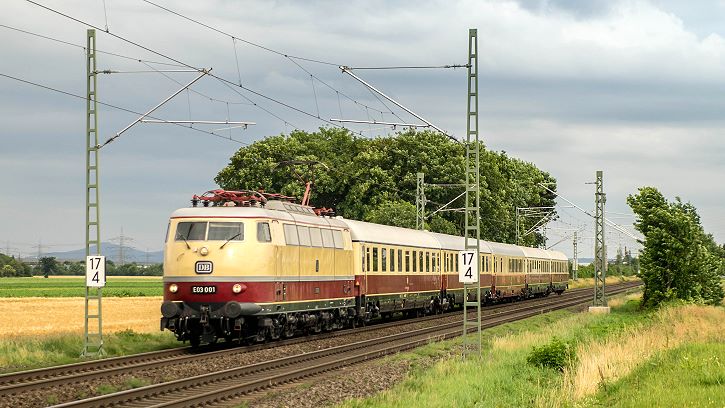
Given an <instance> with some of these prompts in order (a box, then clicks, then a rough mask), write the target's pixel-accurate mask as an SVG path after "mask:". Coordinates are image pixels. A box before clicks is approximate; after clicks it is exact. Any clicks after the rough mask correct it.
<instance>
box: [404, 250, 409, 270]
mask: <svg viewBox="0 0 725 408" xmlns="http://www.w3.org/2000/svg"><path fill="white" fill-rule="evenodd" d="M405 272H410V251H405Z"/></svg>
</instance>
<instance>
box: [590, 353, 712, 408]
mask: <svg viewBox="0 0 725 408" xmlns="http://www.w3.org/2000/svg"><path fill="white" fill-rule="evenodd" d="M592 405H594V406H604V407H611V406H617V407H679V406H688V407H722V406H724V405H725V344H722V343H705V344H686V345H684V346H681V347H678V348H676V349H672V350H668V351H666V352H664V353H661V354H659V355H657V356H655V357H654V358H652V359H650V360H649V361H647V362H646V364H644V365H643V366H642V367H640V368H638V369H637V370H635V371H633V372H632V373H631V374H630V375H628V376H626V377H625V378H623V379H621V380H620V381H618V382H616V383H614V384H612V385H610V386H608V387H607V388H606V389H603V390H601V391H600V392H599V393H598V394H597V395H596V396H595V399H594V401H593V402H592Z"/></svg>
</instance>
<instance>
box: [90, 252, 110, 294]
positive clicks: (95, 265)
mask: <svg viewBox="0 0 725 408" xmlns="http://www.w3.org/2000/svg"><path fill="white" fill-rule="evenodd" d="M86 286H88V287H90V288H102V287H104V286H106V257H105V256H103V255H94V256H87V257H86Z"/></svg>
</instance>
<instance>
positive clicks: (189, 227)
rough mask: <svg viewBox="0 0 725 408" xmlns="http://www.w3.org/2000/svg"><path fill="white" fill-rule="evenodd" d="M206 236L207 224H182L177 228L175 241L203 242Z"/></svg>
mask: <svg viewBox="0 0 725 408" xmlns="http://www.w3.org/2000/svg"><path fill="white" fill-rule="evenodd" d="M205 236H206V222H180V223H179V225H177V226H176V238H174V240H175V241H183V240H187V241H203V240H204V237H205Z"/></svg>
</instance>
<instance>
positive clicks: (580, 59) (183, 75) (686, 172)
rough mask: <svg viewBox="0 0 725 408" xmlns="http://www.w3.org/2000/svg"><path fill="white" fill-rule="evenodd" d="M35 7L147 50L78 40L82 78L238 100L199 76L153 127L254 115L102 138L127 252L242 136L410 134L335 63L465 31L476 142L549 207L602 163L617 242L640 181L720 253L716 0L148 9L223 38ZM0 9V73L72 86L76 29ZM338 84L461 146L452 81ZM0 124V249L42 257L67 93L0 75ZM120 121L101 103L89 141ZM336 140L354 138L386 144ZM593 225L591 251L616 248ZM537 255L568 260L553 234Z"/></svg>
mask: <svg viewBox="0 0 725 408" xmlns="http://www.w3.org/2000/svg"><path fill="white" fill-rule="evenodd" d="M39 1H40V4H42V5H45V6H47V7H49V8H52V9H55V10H57V11H60V12H62V13H65V14H67V15H69V16H72V17H74V18H77V19H80V20H83V21H84V22H87V23H90V24H93V25H96V26H98V27H100V28H102V29H105V28H106V27H108V30H109V31H110V32H111V33H113V34H116V35H118V36H120V37H122V38H125V39H127V40H130V41H133V42H136V43H138V44H140V45H142V46H144V47H146V48H148V49H150V50H153V51H156V52H158V53H159V54H162V55H159V54H154V53H153V52H150V51H148V50H144V49H142V48H139V47H137V46H134V45H132V44H130V43H128V42H124V41H122V40H120V39H119V38H115V37H113V36H111V35H108V34H106V33H103V32H98V34H97V35H98V41H97V48H98V50H100V51H103V52H105V53H102V54H99V56H98V68H99V69H110V70H116V71H126V72H128V71H151V70H180V69H184V68H183V67H178V66H175V65H168V64H177V62H182V63H183V64H188V65H191V66H194V67H207V68H212V69H213V70H212V72H213V73H214V74H215V75H217V76H218V77H219V78H223V79H224V80H227V81H229V83H232V84H239V83H240V82H241V84H242V86H243V87H245V88H246V89H242V88H240V87H238V86H234V85H229V83H226V84H225V83H223V82H222V81H220V80H218V79H215V78H210V77H207V78H204V79H202V80H200V81H199V82H197V83H196V84H195V85H194V86H193V87H192V92H183V93H181V94H180V95H179V96H178V97H176V98H175V99H174V100H172V101H171V102H170V103H168V104H167V105H165V106H164V107H162V108H161V109H159V110H158V111H157V112H155V114H154V115H155V116H156V117H159V118H163V119H169V120H173V119H176V120H189V119H196V120H227V119H229V120H236V121H252V122H256V123H257V124H256V125H255V126H250V127H249V128H248V129H247V130H243V129H232V130H220V131H216V136H215V135H211V134H206V133H202V132H198V131H194V130H189V129H184V128H182V127H179V126H174V125H167V124H164V125H157V124H139V125H136V126H135V127H133V128H132V129H131V130H129V131H128V132H126V133H125V134H124V135H123V136H121V137H120V138H118V139H117V140H116V141H115V142H113V143H111V144H109V145H107V146H105V147H104V148H103V149H102V150H101V166H102V167H101V182H102V186H101V206H102V210H101V212H102V220H101V222H102V239H103V240H104V241H106V240H109V239H110V238H113V237H117V236H119V235H120V234H121V229H123V233H124V235H126V236H128V237H132V238H133V239H134V242H133V245H134V246H136V247H137V248H139V249H141V250H146V249H148V250H158V249H160V248H161V246H162V244H163V238H164V237H163V235H164V232H165V229H166V223H167V217H168V215H169V214H170V213H171V211H173V210H174V209H176V208H179V207H184V206H187V205H188V202H189V201H188V200H189V198H190V197H191V195H192V194H195V193H196V194H199V193H202V192H204V191H206V190H209V189H212V188H214V187H215V185H214V183H213V178H214V176H215V175H216V173H217V172H218V171H219V170H220V169H221V168H222V167H224V166H225V165H226V164H227V162H228V160H229V157H230V156H231V155H232V154H233V153H234V152H235V151H236V149H238V148H239V147H240V146H242V145H243V143H250V142H253V141H255V140H259V139H261V138H263V137H265V136H268V135H275V134H280V133H287V132H289V131H290V130H292V129H294V128H299V129H304V130H315V129H317V128H319V127H321V126H329V125H330V124H329V123H328V122H326V121H323V120H320V119H317V116H319V117H320V118H322V119H324V120H329V119H331V118H339V117H341V116H342V117H343V118H345V119H368V118H374V119H377V120H388V121H401V120H403V121H405V122H416V119H414V118H413V117H411V116H410V115H407V114H405V113H404V112H402V111H401V110H400V109H392V112H391V109H390V108H394V107H393V106H392V105H391V104H389V103H387V104H386V105H387V106H385V105H383V104H382V103H381V102H380V101H378V100H377V99H376V98H375V97H374V96H372V95H371V93H370V92H369V91H368V90H367V89H366V88H364V87H362V86H361V85H360V84H359V83H357V82H355V81H354V80H353V79H351V78H350V77H348V76H346V75H344V74H342V73H341V72H340V70H339V69H338V65H347V66H352V67H364V66H368V67H369V66H396V65H444V64H463V63H466V58H467V51H468V50H467V35H468V29H469V28H478V35H479V47H480V51H479V52H480V61H479V69H480V74H479V78H480V127H481V130H482V135H483V138H484V141H485V143H486V145H487V146H488V147H489V148H491V149H494V150H504V151H506V152H507V153H508V154H510V155H512V156H515V157H519V158H522V159H524V160H527V161H531V162H533V163H535V164H536V165H537V166H538V167H540V168H542V169H544V170H546V171H548V172H550V173H551V174H552V175H553V176H554V177H556V178H557V180H558V181H559V192H560V193H561V194H562V196H564V197H566V198H567V199H569V200H571V201H572V202H574V203H576V204H577V205H579V206H581V207H583V208H585V209H587V210H591V209H592V208H593V206H594V198H593V197H594V195H593V186H592V185H588V184H585V183H587V182H590V181H592V180H593V179H594V175H595V171H596V170H603V171H604V177H605V190H606V192H607V194H608V201H607V210H608V211H609V212H610V214H609V217H610V218H611V219H612V221H614V222H617V223H620V224H623V225H625V228H628V229H629V230H631V227H627V226H626V225H627V224H631V222H632V217H631V216H630V214H631V210H630V209H629V208H628V206H627V205H626V203H625V199H626V196H627V195H628V194H631V193H633V192H635V191H636V189H637V188H638V187H641V186H645V185H649V186H655V187H657V188H659V189H660V190H661V191H663V193H664V194H665V195H666V196H668V197H669V198H673V197H675V196H680V197H682V199H683V200H685V201H690V202H692V203H693V204H694V205H695V206H696V207H697V208H698V210H699V212H700V215H701V216H702V221H703V224H704V226H705V228H706V230H707V231H709V232H711V233H713V234H714V235H715V237H716V239H717V240H718V241H719V242H723V241H725V217H724V216H723V212H722V208H723V206H722V202H723V201H724V200H725V189H723V187H722V177H723V176H724V175H725V171H724V170H725V160H723V159H724V158H725V137H723V130H724V129H725V121H724V120H723V118H724V117H725V116H724V115H723V112H725V92H723V91H725V40H724V39H723V38H724V37H725V28H723V27H724V26H723V25H722V21H723V19H724V18H725V2H723V1H717V0H712V1H704V0H703V1H690V2H681V1H676V0H659V1H658V0H649V1H630V0H623V1H605V0H591V1H576V0H531V1H525V0H521V1H504V0H501V1H469V2H466V1H461V2H450V1H425V2H414V3H409V2H393V1H390V2H384V1H364V2H363V1H359V2H358V1H351V2H332V1H330V2H325V1H318V2H285V1H279V2H268V1H259V2H252V1H245V2H232V1H205V2H199V1H174V2H170V1H167V0H157V1H158V4H159V5H162V6H166V7H169V8H171V9H173V10H174V11H176V12H178V13H180V14H183V15H185V16H187V17H190V18H193V19H196V20H198V21H200V22H203V23H205V24H207V25H209V26H211V27H213V28H215V29H217V30H220V31H222V32H224V33H227V34H229V35H231V36H232V37H234V38H232V37H230V36H227V35H224V34H222V33H219V32H216V31H213V30H210V29H209V28H205V27H203V26H201V25H198V24H195V23H194V22H191V21H189V20H185V19H183V18H181V17H179V16H178V15H174V14H171V13H169V12H168V11H165V10H163V9H161V8H159V7H157V6H155V5H153V4H150V3H148V2H145V1H142V0H128V1H118V0H105V7H104V1H102V0H97V1H68V0H65V1H58V0H39ZM0 7H1V8H2V13H0V24H2V26H0V39H2V41H0V55H2V58H0V74H3V75H10V76H13V77H17V78H21V79H24V80H27V81H31V82H36V83H39V84H43V85H46V86H49V87H53V88H57V89H60V90H63V91H67V92H70V93H74V94H81V95H82V94H84V93H85V56H84V50H83V48H81V47H78V46H77V45H81V46H82V45H84V44H85V40H86V28H88V27H86V26H85V25H83V24H81V23H78V22H74V21H72V20H70V19H68V18H66V17H63V16H60V15H58V14H55V13H53V12H52V11H49V10H47V9H44V8H42V7H40V6H38V5H34V4H32V3H29V2H26V1H20V0H14V1H7V2H3V4H2V6H0ZM18 29H19V30H24V31H27V32H31V33H34V34H40V35H43V36H46V37H49V38H51V39H55V40H60V41H64V42H67V43H70V44H75V45H76V46H74V45H69V44H65V43H60V42H57V41H52V40H50V39H47V38H40V37H37V36H33V35H29V34H27V33H22V32H19V31H17V30H18ZM250 42H251V43H254V44H257V45H261V46H263V47H265V48H267V49H264V48H261V47H257V46H254V45H252V44H250ZM269 50H273V51H275V52H272V51H269ZM108 53H113V54H117V55H111V54H108ZM118 55H121V56H125V57H130V58H122V57H120V56H118ZM285 55H291V56H295V57H301V58H288V57H285ZM166 57H171V58H173V59H175V60H176V61H177V62H174V61H172V60H170V59H168V58H166ZM138 60H142V62H139V61H138ZM310 60H315V61H318V62H315V61H310ZM320 62H323V63H320ZM357 73H358V75H360V76H361V77H363V78H365V80H367V81H369V82H370V83H372V84H374V85H375V86H376V87H378V88H379V89H381V90H383V91H384V92H385V93H387V94H388V95H391V96H392V97H394V98H396V99H397V100H399V101H400V102H402V103H403V104H404V105H406V106H407V107H409V108H410V109H412V110H414V111H415V112H417V113H418V114H420V115H421V116H423V117H425V118H426V119H428V120H430V121H431V122H433V123H434V124H435V125H437V126H439V127H440V128H443V129H445V130H447V131H449V132H450V133H451V134H453V135H455V136H457V137H459V138H460V137H462V136H463V135H464V134H465V110H466V107H465V100H466V99H465V92H466V78H465V70H462V69H457V70H392V71H357ZM311 75H313V76H314V77H312V76H311ZM193 77H194V74H193V73H188V72H169V73H165V75H164V74H161V73H155V72H154V73H118V74H112V75H100V76H99V80H98V97H99V100H101V101H103V102H106V103H109V104H112V105H116V106H119V107H123V108H126V109H129V110H132V111H136V112H143V111H145V110H147V109H149V108H150V107H152V106H154V105H156V104H157V103H158V102H160V101H161V100H163V99H164V98H166V97H167V96H168V95H170V94H171V93H173V92H174V91H176V90H177V89H178V88H179V87H180V86H179V84H178V83H185V82H188V81H190V80H191V79H193ZM280 102H281V103H284V104H285V105H287V106H284V105H282V104H281V103H280ZM290 107H292V108H290ZM0 112H2V113H1V114H0V118H2V127H1V128H0V129H1V130H0V143H1V148H0V184H1V185H2V187H3V193H2V195H0V248H2V249H0V252H5V248H6V247H9V248H10V252H11V253H22V254H23V255H29V254H33V253H36V252H37V248H34V246H37V245H38V243H39V242H41V243H42V245H43V246H44V248H43V251H44V252H48V251H56V250H67V249H74V248H79V247H82V246H83V243H84V241H83V240H84V225H85V224H84V217H85V207H84V206H85V204H84V200H85V196H84V187H85V162H84V149H85V103H84V101H83V100H81V99H76V98H73V97H69V96H67V95H61V94H58V93H54V92H51V91H48V90H46V89H41V88H38V87H33V86H30V85H27V84H24V83H20V82H18V81H16V80H12V79H10V78H7V77H4V76H0ZM303 112H304V113H303ZM395 115H397V116H399V117H400V120H399V119H398V117H396V116H395ZM135 118H136V116H135V115H134V114H131V113H128V112H124V111H122V110H118V109H114V108H110V107H101V108H100V111H99V119H100V126H99V129H100V138H101V140H102V141H105V140H106V139H108V138H109V137H111V136H113V135H114V134H115V133H116V132H118V131H119V130H120V129H122V128H123V127H125V126H126V125H127V124H128V123H130V122H131V121H133V120H134V119H135ZM221 127H223V126H218V125H217V126H207V127H203V129H205V130H208V131H212V130H214V129H218V128H221ZM200 128H201V127H200ZM354 129H355V130H356V131H360V132H362V133H363V134H364V135H365V136H373V135H377V134H381V133H383V134H384V133H387V132H390V129H381V128H376V127H374V126H368V125H360V126H356V127H354ZM220 136H221V137H220ZM230 139H231V140H230ZM430 177H434V176H432V175H431V176H430ZM562 204H564V205H566V203H564V202H562ZM559 212H560V213H561V215H562V217H561V221H560V222H557V223H554V224H552V225H551V229H550V230H549V231H548V233H547V234H548V236H549V237H550V243H551V244H553V243H555V242H557V241H559V240H560V239H562V238H563V237H564V236H566V234H569V233H570V232H571V229H573V228H574V229H576V228H581V229H582V231H581V232H580V236H583V238H584V239H583V240H582V241H581V244H580V252H581V255H580V256H590V255H591V253H592V248H591V247H592V245H593V243H592V240H591V237H592V235H593V232H592V226H591V224H592V223H591V220H589V219H588V217H587V216H586V215H584V214H582V213H581V212H579V211H578V210H576V209H573V208H566V207H563V208H561V209H560V211H559ZM610 231H612V233H611V234H609V238H610V244H609V245H610V248H613V247H616V246H619V245H628V246H631V245H632V240H631V239H629V238H627V237H626V236H625V235H623V234H620V233H617V232H615V231H613V230H612V229H611V228H610ZM556 248H557V249H561V250H563V251H564V252H566V253H568V254H571V241H570V240H565V242H564V243H562V244H559V245H557V246H556ZM610 254H613V253H612V249H610Z"/></svg>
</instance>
